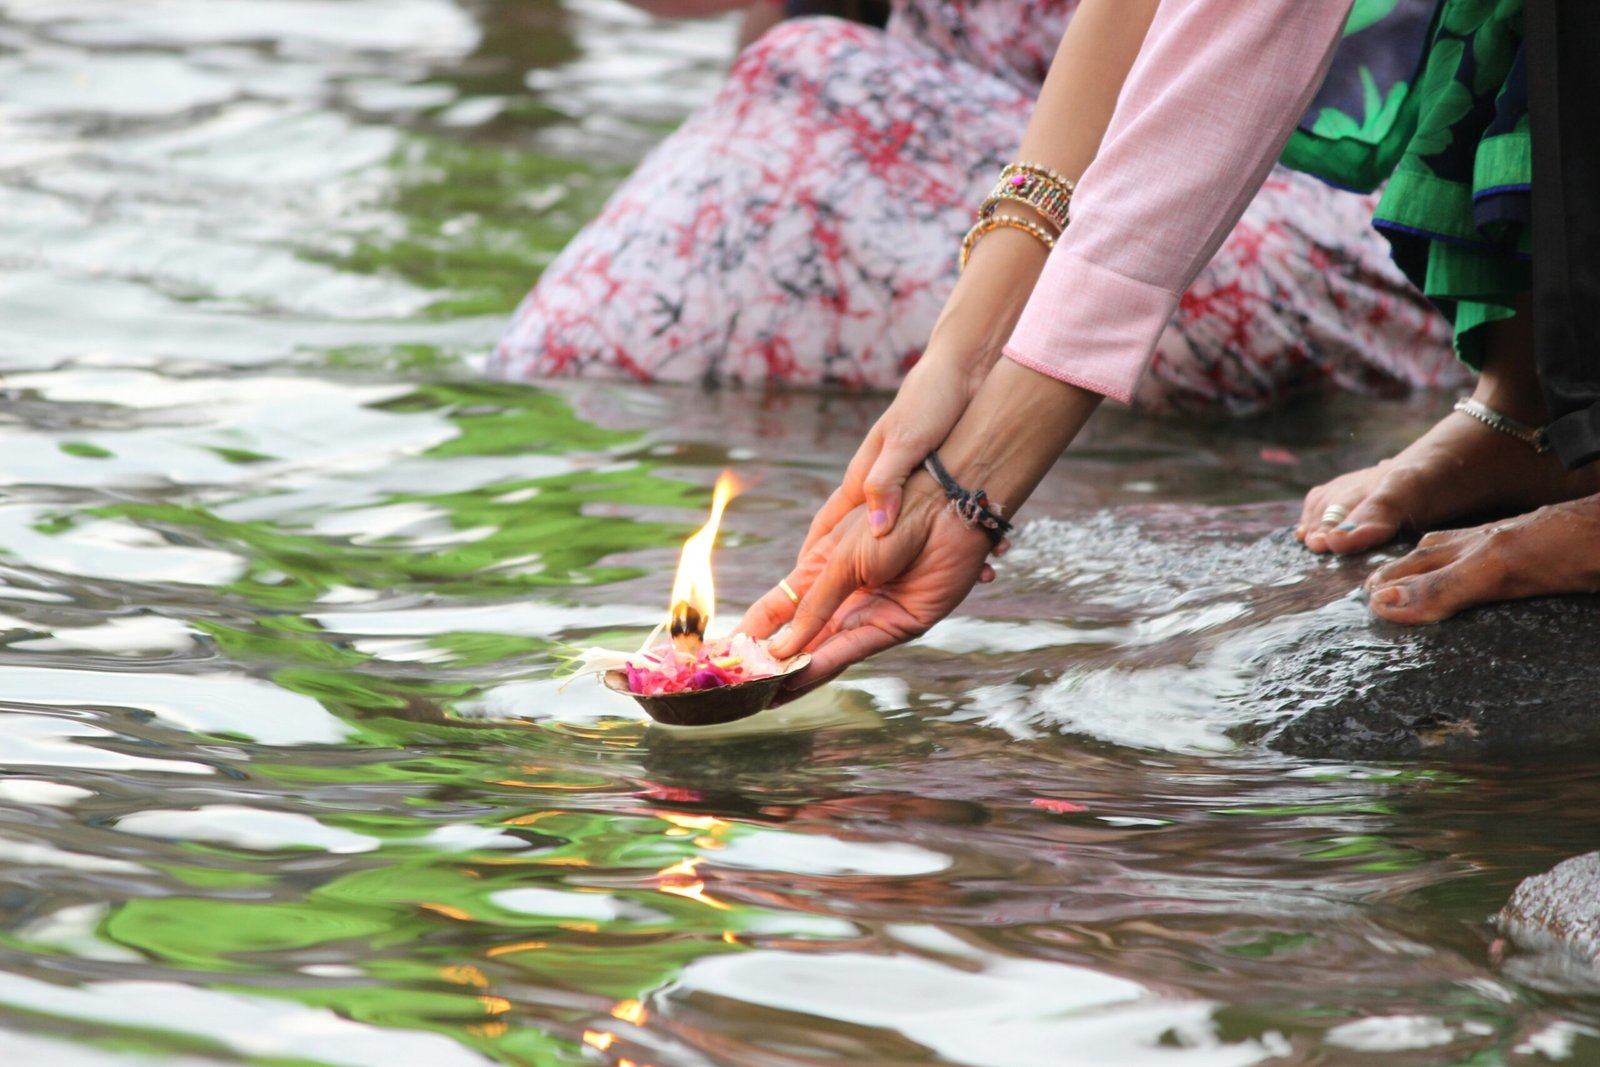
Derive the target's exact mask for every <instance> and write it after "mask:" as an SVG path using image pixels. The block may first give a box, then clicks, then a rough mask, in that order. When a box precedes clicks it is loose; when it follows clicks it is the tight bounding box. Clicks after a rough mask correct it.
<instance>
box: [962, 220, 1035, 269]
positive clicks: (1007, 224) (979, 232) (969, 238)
mask: <svg viewBox="0 0 1600 1067" xmlns="http://www.w3.org/2000/svg"><path fill="white" fill-rule="evenodd" d="M1005 228H1010V229H1013V230H1023V231H1025V232H1027V233H1031V234H1033V236H1034V237H1036V238H1038V239H1039V242H1040V243H1041V244H1043V245H1044V247H1045V250H1046V251H1047V252H1049V251H1054V250H1055V247H1056V239H1055V237H1054V235H1052V234H1051V233H1050V231H1049V230H1047V229H1045V228H1044V227H1043V226H1040V225H1039V224H1038V223H1037V222H1029V221H1028V220H1027V219H1024V218H1018V217H1017V216H1016V215H989V216H987V217H985V218H981V219H979V220H978V221H977V222H976V223H975V224H974V225H973V227H972V229H970V230H968V231H967V235H966V236H965V237H963V238H962V239H961V269H962V270H966V269H967V260H968V258H970V257H971V255H972V246H973V245H975V244H977V243H978V239H979V238H981V237H982V236H984V235H985V234H988V233H993V232H994V231H995V230H999V229H1005Z"/></svg>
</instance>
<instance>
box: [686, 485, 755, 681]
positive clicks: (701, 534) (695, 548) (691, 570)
mask: <svg viewBox="0 0 1600 1067" xmlns="http://www.w3.org/2000/svg"><path fill="white" fill-rule="evenodd" d="M738 493H739V483H738V482H737V481H735V480H734V477H733V473H732V472H731V471H723V472H722V476H721V477H720V478H718V479H717V487H716V490H715V491H714V492H713V494H712V497H711V519H710V521H708V522H707V523H706V524H705V525H704V526H702V527H700V529H699V531H698V532H696V533H695V535H694V536H693V537H691V538H689V540H687V541H685V542H684V544H683V555H682V556H681V557H680V558H679V560H678V576H677V578H675V579H674V580H673V582H672V636H673V639H674V643H678V644H679V647H682V644H681V643H680V639H687V640H688V641H689V644H690V645H691V646H697V645H698V644H699V639H700V638H701V637H702V636H704V635H705V632H706V630H707V629H709V628H710V626H711V620H712V618H713V617H714V616H715V615H716V610H717V594H716V588H715V586H714V585H713V583H712V581H711V548H712V546H713V545H715V544H716V541H717V527H719V526H720V525H722V512H723V509H724V508H726V507H727V506H728V501H730V500H732V499H733V498H734V497H735V496H737V495H738ZM691 650H692V649H691Z"/></svg>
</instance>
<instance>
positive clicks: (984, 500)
mask: <svg viewBox="0 0 1600 1067" xmlns="http://www.w3.org/2000/svg"><path fill="white" fill-rule="evenodd" d="M922 466H923V467H924V468H925V469H926V470H927V472H928V473H929V474H931V475H933V480H934V481H936V482H938V483H939V488H941V489H943V490H944V495H945V496H947V497H949V498H950V507H951V508H953V509H954V510H955V513H956V514H957V515H959V516H961V518H962V520H963V521H964V522H966V524H967V525H968V526H976V527H977V528H978V529H980V530H982V531H983V532H984V533H985V534H986V535H987V536H988V538H989V543H990V544H991V545H994V546H995V547H997V548H998V547H999V545H1000V542H1001V541H1004V540H1005V538H1006V534H1008V533H1010V532H1011V524H1010V523H1009V522H1007V521H1006V520H1004V519H1002V518H1001V517H1000V514H999V511H1000V505H999V504H995V503H993V502H991V501H990V500H989V495H988V494H987V493H985V492H984V491H983V490H982V489H963V488H961V485H960V483H958V482H957V481H956V480H955V479H954V478H952V477H950V472H949V471H947V470H945V467H944V464H943V463H941V462H940V461H939V453H938V452H937V451H934V452H929V453H928V458H926V459H924V460H923V461H922Z"/></svg>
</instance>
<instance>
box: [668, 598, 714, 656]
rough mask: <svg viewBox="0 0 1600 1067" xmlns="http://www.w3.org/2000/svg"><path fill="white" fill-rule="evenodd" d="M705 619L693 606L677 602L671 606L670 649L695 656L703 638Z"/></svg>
mask: <svg viewBox="0 0 1600 1067" xmlns="http://www.w3.org/2000/svg"><path fill="white" fill-rule="evenodd" d="M705 632H706V619H705V616H703V615H701V614H700V610H699V609H698V608H696V607H695V606H694V605H693V604H690V603H687V602H685V601H681V600H680V601H679V602H678V603H676V604H674V605H672V647H673V648H675V649H677V650H678V651H679V652H683V653H687V654H688V655H691V656H693V655H695V654H696V653H698V652H699V651H700V644H701V640H702V639H703V638H704V637H705Z"/></svg>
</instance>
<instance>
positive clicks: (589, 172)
mask: <svg viewBox="0 0 1600 1067" xmlns="http://www.w3.org/2000/svg"><path fill="white" fill-rule="evenodd" d="M390 166H391V169H392V171H393V184H392V186H391V191H390V193H389V194H388V203H387V204H385V205H384V206H386V207H388V208H389V209H390V210H392V211H393V212H394V213H395V214H396V215H397V216H399V217H400V218H402V219H404V222H405V228H404V230H403V231H402V232H401V233H399V234H387V233H378V234H371V235H368V236H367V237H365V238H364V239H362V240H360V241H358V242H357V243H356V244H355V245H354V247H353V248H351V249H350V250H349V251H347V252H341V253H337V254H333V253H328V252H322V251H317V252H307V253H306V255H307V256H308V257H309V258H313V259H318V260H322V261H324V262H331V263H333V264H334V265H336V266H338V267H340V268H341V269H344V270H351V271H357V272H361V273H369V274H385V275H392V276H398V277H401V278H404V279H405V280H406V281H408V282H410V283H412V284H413V285H416V286H419V287H420V288H422V289H425V290H427V291H429V292H434V293H439V294H440V296H439V297H438V299H437V300H436V301H435V302H434V303H433V304H432V306H431V307H430V313H431V314H432V315H434V316H437V317H440V318H454V317H457V316H466V315H485V314H504V313H505V312H508V311H510V310H511V309H512V308H513V307H515V306H516V303H517V301H519V300H520V299H522V296H523V294H524V293H526V292H527V291H528V288H529V287H530V286H531V285H532V284H533V282H534V280H535V279H537V278H538V276H539V273H540V271H542V270H543V269H544V267H545V266H546V265H547V264H548V263H549V262H550V260H551V259H552V258H553V255H554V253H553V251H552V250H554V249H558V248H560V247H561V246H562V245H564V244H565V243H566V242H567V240H568V238H570V237H571V236H572V234H573V233H575V232H576V231H577V229H578V227H579V226H580V225H581V224H582V222H583V220H585V219H588V218H591V217H592V216H594V215H595V214H597V213H598V211H599V209H600V205H601V204H602V203H603V201H604V199H605V197H606V195H607V194H608V193H609V192H610V190H611V188H612V187H613V186H614V185H615V184H616V182H617V180H618V177H619V175H618V174H617V173H615V172H610V171H607V172H602V171H599V170H597V169H596V168H594V167H591V166H587V165H585V164H582V163H577V162H574V161H572V160H570V159H562V158H559V157H554V156H548V155H542V154H539V153H534V152H529V151H526V150H522V149H517V148H512V147H506V146H502V145H492V144H480V143H473V142H469V141H455V140H442V139H436V138H428V137H420V136H416V135H411V136H410V137H409V138H408V140H407V142H406V143H405V145H404V146H403V147H402V148H401V149H400V150H399V151H398V152H397V153H396V154H395V157H394V158H393V160H392V161H391V164H390Z"/></svg>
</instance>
